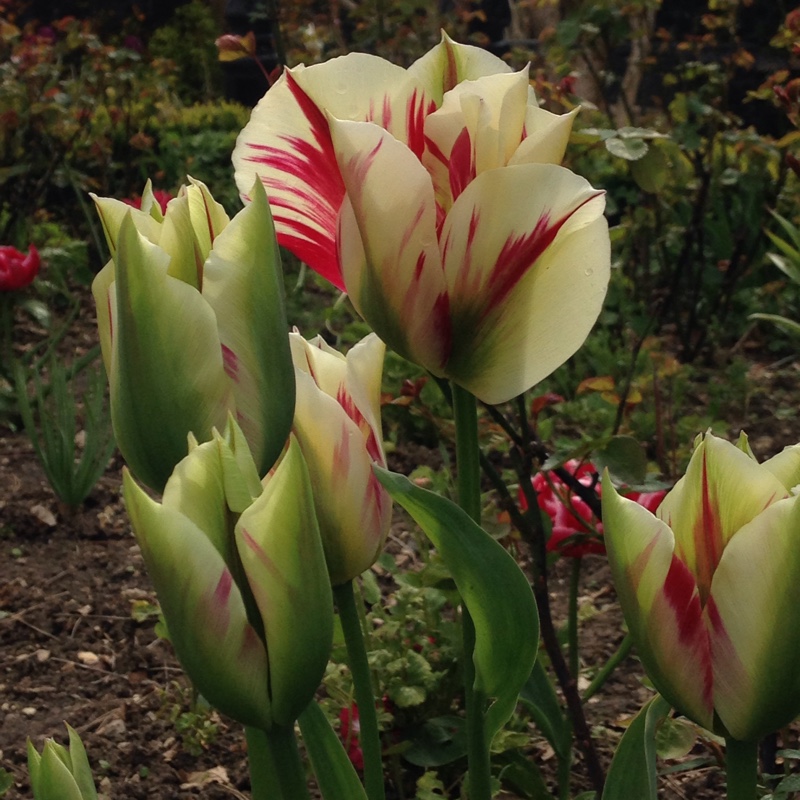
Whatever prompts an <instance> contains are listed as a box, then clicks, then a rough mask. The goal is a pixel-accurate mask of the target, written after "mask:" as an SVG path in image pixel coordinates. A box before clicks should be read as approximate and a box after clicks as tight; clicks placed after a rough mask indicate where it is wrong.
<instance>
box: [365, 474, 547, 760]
mask: <svg viewBox="0 0 800 800" xmlns="http://www.w3.org/2000/svg"><path fill="white" fill-rule="evenodd" d="M374 469H375V474H376V475H377V476H378V479H379V480H380V482H381V483H382V484H383V485H384V487H385V488H386V490H387V491H388V492H389V494H391V495H392V497H393V499H394V500H395V501H396V502H397V503H399V504H400V505H401V506H402V507H403V508H404V509H405V510H406V511H408V513H409V514H410V515H411V516H412V517H413V519H414V521H415V522H416V523H417V524H418V525H419V526H420V527H421V528H422V530H423V531H424V532H425V535H426V536H427V537H428V538H429V539H430V540H431V542H433V544H434V546H435V547H436V548H437V550H438V551H439V554H440V555H441V557H442V560H443V561H444V562H445V564H447V567H448V568H449V570H450V572H451V573H452V575H453V580H454V581H455V583H456V586H457V588H458V591H459V593H460V594H461V597H462V600H463V602H464V605H465V606H466V607H467V609H468V610H469V613H470V614H471V616H472V620H473V622H474V624H475V650H474V653H473V661H474V662H475V690H476V692H481V693H483V694H484V695H485V696H487V697H490V698H495V703H494V704H493V705H492V706H491V707H490V708H489V710H488V712H487V715H486V735H487V744H488V743H489V742H491V739H492V737H493V736H494V734H495V733H496V732H497V731H498V730H499V729H500V727H501V726H502V725H504V724H505V722H506V721H507V720H508V718H509V717H510V716H511V714H512V712H513V711H514V707H515V705H516V702H517V697H518V696H519V692H520V690H521V689H522V687H523V686H524V684H525V681H527V679H528V677H529V675H530V673H531V670H532V669H533V665H534V662H535V660H536V651H537V648H538V644H539V617H538V613H537V610H536V601H535V600H534V599H533V592H532V591H531V587H530V585H529V584H528V580H527V578H526V577H525V575H524V574H523V573H522V571H521V570H520V568H519V567H518V566H517V564H516V562H515V561H514V559H513V558H512V557H511V556H510V555H509V554H508V553H507V552H506V551H505V549H503V547H502V546H501V545H500V544H498V543H497V542H496V541H495V540H494V539H492V537H491V536H489V534H488V533H486V531H484V530H483V529H482V528H481V527H480V526H478V525H477V524H476V523H475V522H473V521H472V519H470V517H469V516H468V515H467V514H466V513H465V512H464V511H463V510H462V509H461V508H459V507H458V506H457V505H455V504H454V503H452V502H451V501H450V500H447V499H446V498H444V497H441V496H440V495H437V494H434V493H433V492H429V491H426V490H425V489H421V488H419V487H418V486H415V485H414V484H413V483H411V481H409V480H408V478H406V477H404V476H403V475H397V474H395V473H393V472H389V471H387V470H384V469H381V468H379V467H375V468H374Z"/></svg>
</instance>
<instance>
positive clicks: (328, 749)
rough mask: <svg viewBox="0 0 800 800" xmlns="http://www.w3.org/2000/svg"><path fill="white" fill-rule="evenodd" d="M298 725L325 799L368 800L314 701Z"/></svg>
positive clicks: (302, 715)
mask: <svg viewBox="0 0 800 800" xmlns="http://www.w3.org/2000/svg"><path fill="white" fill-rule="evenodd" d="M298 722H299V723H300V732H301V733H302V734H303V742H304V743H305V746H306V752H307V753H308V757H309V759H310V761H311V766H312V768H313V770H314V774H315V775H316V777H317V784H318V786H319V788H320V791H321V792H322V796H323V797H324V798H325V800H367V795H366V792H365V791H364V787H363V786H362V785H361V783H360V781H359V780H358V775H357V774H356V771H355V768H354V767H353V765H352V763H351V762H350V759H349V758H348V757H347V753H346V752H345V750H344V747H343V746H342V742H341V740H340V739H339V737H338V736H337V735H336V733H335V732H334V731H333V728H331V725H330V723H329V722H328V718H327V717H326V716H325V713H324V712H323V711H322V709H321V708H320V707H319V706H318V705H317V704H316V703H315V702H311V703H309V704H308V706H307V707H306V708H305V710H304V711H303V713H302V714H300V716H299V717H298Z"/></svg>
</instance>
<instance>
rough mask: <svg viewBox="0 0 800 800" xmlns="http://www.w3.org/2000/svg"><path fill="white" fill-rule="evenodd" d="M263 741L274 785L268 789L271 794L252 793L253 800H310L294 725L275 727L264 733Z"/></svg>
mask: <svg viewBox="0 0 800 800" xmlns="http://www.w3.org/2000/svg"><path fill="white" fill-rule="evenodd" d="M263 735H264V741H265V742H266V744H267V748H268V750H269V754H270V756H271V759H272V764H273V766H274V776H275V780H276V782H275V784H274V785H273V786H272V787H270V788H271V790H272V791H271V793H264V794H262V795H257V794H256V793H255V791H254V792H253V800H262V797H263V800H274V798H276V797H277V798H283V800H311V795H310V794H309V791H308V782H307V781H306V772H305V768H304V767H303V762H302V760H301V758H300V752H299V751H298V749H297V739H296V738H295V734H294V725H286V726H283V725H280V726H279V725H275V726H274V727H273V728H272V729H271V730H269V731H265V732H264V734H263Z"/></svg>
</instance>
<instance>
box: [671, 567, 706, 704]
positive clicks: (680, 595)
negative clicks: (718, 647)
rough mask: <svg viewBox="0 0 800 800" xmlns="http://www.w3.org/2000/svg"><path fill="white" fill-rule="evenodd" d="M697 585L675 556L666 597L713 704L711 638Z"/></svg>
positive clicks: (680, 634) (684, 645)
mask: <svg viewBox="0 0 800 800" xmlns="http://www.w3.org/2000/svg"><path fill="white" fill-rule="evenodd" d="M696 589H697V582H696V581H695V579H694V576H693V575H692V573H691V572H690V571H689V568H688V567H687V566H686V564H684V563H683V561H681V560H680V559H679V558H678V557H677V556H673V557H672V563H671V564H670V567H669V571H668V572H667V577H666V580H665V581H664V599H665V600H666V602H667V605H668V606H669V608H670V609H671V610H672V612H673V614H674V619H675V622H676V624H677V627H678V641H679V642H680V644H681V645H682V646H683V648H685V650H686V651H687V652H688V653H691V655H692V656H693V658H694V659H695V661H696V670H697V677H698V680H699V681H701V686H702V699H703V703H704V704H705V705H706V706H707V707H708V708H711V707H712V706H713V687H714V675H713V668H712V660H711V642H710V640H709V633H708V629H707V628H706V625H705V623H704V620H703V607H702V604H701V602H700V595H699V593H698V592H697V591H696Z"/></svg>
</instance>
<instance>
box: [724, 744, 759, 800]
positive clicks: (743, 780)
mask: <svg viewBox="0 0 800 800" xmlns="http://www.w3.org/2000/svg"><path fill="white" fill-rule="evenodd" d="M725 773H726V775H727V778H728V800H756V796H757V790H756V787H757V785H758V742H740V741H738V740H737V739H731V738H729V737H726V738H725Z"/></svg>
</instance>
